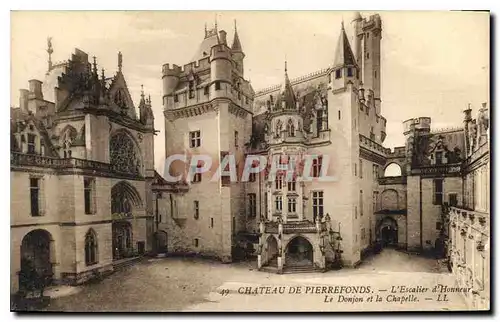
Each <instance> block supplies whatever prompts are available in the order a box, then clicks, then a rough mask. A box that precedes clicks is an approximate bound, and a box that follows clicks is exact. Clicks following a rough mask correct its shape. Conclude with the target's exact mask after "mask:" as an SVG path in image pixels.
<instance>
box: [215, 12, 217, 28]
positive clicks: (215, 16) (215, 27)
mask: <svg viewBox="0 0 500 322" xmlns="http://www.w3.org/2000/svg"><path fill="white" fill-rule="evenodd" d="M215 31H216V32H217V14H215Z"/></svg>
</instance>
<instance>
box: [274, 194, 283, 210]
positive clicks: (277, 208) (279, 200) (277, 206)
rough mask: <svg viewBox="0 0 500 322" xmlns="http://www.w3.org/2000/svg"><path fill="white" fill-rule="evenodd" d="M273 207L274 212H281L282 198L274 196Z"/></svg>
mask: <svg viewBox="0 0 500 322" xmlns="http://www.w3.org/2000/svg"><path fill="white" fill-rule="evenodd" d="M275 206H276V212H281V209H283V198H282V197H281V196H276V199H275Z"/></svg>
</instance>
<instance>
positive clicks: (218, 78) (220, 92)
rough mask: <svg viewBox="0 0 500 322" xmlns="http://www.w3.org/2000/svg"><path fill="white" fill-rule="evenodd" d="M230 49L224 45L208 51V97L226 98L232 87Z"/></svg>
mask: <svg viewBox="0 0 500 322" xmlns="http://www.w3.org/2000/svg"><path fill="white" fill-rule="evenodd" d="M232 69H233V62H232V59H231V49H230V48H229V47H227V46H226V45H224V44H219V45H216V46H213V47H212V48H211V50H210V78H211V84H210V97H211V98H217V97H227V96H228V95H229V94H230V93H231V87H232Z"/></svg>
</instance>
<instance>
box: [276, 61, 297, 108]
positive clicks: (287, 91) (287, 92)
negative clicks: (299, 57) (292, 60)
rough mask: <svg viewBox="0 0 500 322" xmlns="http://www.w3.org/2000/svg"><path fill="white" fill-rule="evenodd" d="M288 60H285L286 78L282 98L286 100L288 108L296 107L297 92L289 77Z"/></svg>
mask: <svg viewBox="0 0 500 322" xmlns="http://www.w3.org/2000/svg"><path fill="white" fill-rule="evenodd" d="M287 65H288V64H287V61H286V60H285V79H284V81H283V84H282V85H281V91H280V94H281V99H282V101H283V102H285V105H286V108H288V109H294V108H295V105H296V104H295V93H294V92H293V88H292V84H291V82H290V79H289V78H288V66H287Z"/></svg>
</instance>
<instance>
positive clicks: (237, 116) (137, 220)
mask: <svg viewBox="0 0 500 322" xmlns="http://www.w3.org/2000/svg"><path fill="white" fill-rule="evenodd" d="M352 26H353V28H352V34H351V35H350V36H348V32H347V31H346V30H345V28H344V25H343V23H342V25H341V27H340V34H339V37H338V42H337V47H336V50H335V53H334V54H333V56H332V60H331V62H332V63H331V64H330V66H325V68H324V69H322V70H320V71H317V72H313V73H311V74H308V75H305V76H302V77H299V78H296V79H290V78H289V77H288V69H289V68H290V69H291V68H293V66H288V65H287V62H284V70H283V80H282V82H281V84H278V85H276V86H272V87H269V88H266V89H262V90H259V91H254V89H253V88H252V85H251V83H250V82H249V80H248V79H246V78H245V73H244V71H245V70H244V62H245V59H247V58H246V55H245V52H244V50H243V48H244V46H243V44H244V42H242V41H241V40H240V37H239V35H238V31H237V28H236V25H235V29H234V35H233V40H232V42H231V44H229V43H228V40H227V33H226V32H225V31H223V30H218V28H217V25H215V26H214V27H213V28H211V29H207V28H205V33H204V37H203V40H202V41H201V44H200V45H199V48H198V50H197V51H196V52H195V55H194V56H193V58H192V59H191V61H190V62H188V63H187V64H185V65H184V66H178V65H175V64H172V65H171V64H165V65H163V68H162V83H163V111H164V121H165V157H168V156H171V155H175V154H181V155H186V156H187V157H188V158H189V157H192V156H195V155H208V156H210V157H211V159H212V160H214V162H213V163H212V165H211V168H210V171H208V172H207V173H202V174H195V175H194V176H192V177H190V178H189V180H187V181H181V182H175V183H174V182H169V181H167V180H166V179H165V178H164V177H165V175H164V176H163V177H162V176H161V175H159V174H158V173H156V172H155V171H154V165H153V160H154V151H153V136H154V133H155V129H154V126H153V113H152V109H151V100H150V99H147V98H145V95H144V93H142V95H141V98H140V102H139V106H138V108H139V115H136V109H135V106H134V103H133V101H132V98H131V96H130V94H129V92H128V89H127V85H126V82H125V77H124V75H123V73H122V59H123V58H122V55H121V54H119V56H118V71H117V72H116V74H115V75H114V76H112V77H106V76H105V75H104V71H102V73H101V75H99V72H98V70H97V63H96V61H95V59H94V61H93V63H91V62H89V61H88V55H87V54H86V53H84V52H82V51H80V50H76V52H75V54H74V55H73V56H72V58H71V59H70V60H69V61H67V62H63V63H58V64H52V62H51V60H50V55H51V53H52V47H51V44H50V41H49V49H48V50H47V51H48V53H49V70H48V72H47V76H46V79H45V81H44V82H43V83H42V82H41V81H38V80H31V81H30V82H29V84H30V88H29V90H24V89H22V90H21V97H20V102H19V105H20V106H19V107H18V108H13V109H11V182H12V183H11V184H12V186H11V187H12V189H11V191H12V197H11V198H12V199H11V200H12V203H11V208H12V210H11V235H12V245H11V254H12V255H11V257H12V260H11V281H12V282H11V291H12V292H15V291H17V290H18V289H19V281H20V280H21V279H20V278H19V276H20V275H22V274H21V273H22V271H23V265H27V264H26V263H28V262H30V263H31V265H34V266H35V268H36V269H37V270H39V271H41V272H45V274H46V275H47V276H49V277H50V278H51V279H52V280H54V281H58V282H65V283H66V282H67V283H81V282H83V281H86V280H88V279H90V278H92V277H93V276H94V275H100V274H105V273H106V272H108V271H112V270H113V269H114V268H115V267H116V266H117V265H120V263H122V262H123V261H124V260H126V259H127V258H135V256H136V255H140V254H145V253H148V252H153V253H169V254H181V255H186V254H196V255H202V256H209V257H215V258H218V259H220V260H221V261H224V262H232V261H235V260H238V259H240V258H243V257H245V255H248V256H250V257H252V256H253V257H255V258H256V264H257V267H258V268H259V269H260V270H265V271H270V272H276V273H283V272H286V271H290V272H294V271H313V270H317V271H326V270H328V269H331V268H339V267H342V266H356V265H358V264H359V263H360V262H361V261H362V260H363V258H364V257H365V255H366V254H368V253H370V252H372V251H376V249H377V247H380V246H388V247H396V248H399V249H402V250H404V251H416V252H428V251H433V252H434V253H436V254H437V255H438V256H442V257H448V258H449V259H450V260H449V262H450V270H451V271H453V273H454V274H456V276H457V281H458V283H459V284H461V285H464V286H467V287H471V289H473V290H474V292H472V293H471V294H470V295H469V298H468V300H469V301H470V302H471V303H472V305H474V306H478V307H481V306H484V305H485V303H487V302H488V301H489V287H488V286H487V282H488V280H489V277H488V276H489V254H487V253H486V252H485V249H487V248H488V247H489V212H490V201H489V141H490V140H489V112H488V108H487V106H486V104H485V105H483V106H482V107H481V108H480V109H479V115H478V117H477V119H473V118H472V112H471V109H470V108H468V109H466V110H465V112H464V113H465V116H464V126H463V127H459V128H455V129H443V130H435V129H432V128H431V119H430V118H428V117H418V118H412V119H408V120H406V121H404V122H403V131H404V132H403V133H404V135H405V144H404V146H400V147H396V148H394V149H392V150H391V149H389V148H386V147H384V145H383V144H384V141H385V138H386V119H385V118H384V117H383V116H382V100H381V78H380V76H381V73H380V72H381V67H382V66H381V59H380V58H381V38H382V20H381V18H380V16H379V15H372V16H370V17H368V18H363V17H362V16H361V15H360V14H359V13H356V14H355V15H354V17H353V20H352ZM248 59H251V57H249V58H248ZM228 155H232V156H234V157H235V159H236V160H237V165H236V169H237V173H238V174H241V172H242V171H241V170H242V169H243V167H244V160H245V158H246V157H247V156H249V155H258V156H263V157H265V158H266V159H269V160H273V162H274V160H277V161H276V162H278V163H279V164H280V165H288V164H293V163H294V162H297V160H300V158H301V156H304V155H314V156H316V158H315V159H314V161H313V164H312V171H311V173H310V175H311V176H312V180H309V181H304V180H300V178H298V177H293V179H292V180H288V179H285V176H284V174H283V173H278V174H277V175H276V176H274V177H273V176H272V174H270V173H269V172H268V171H263V172H260V173H258V174H254V175H250V176H249V178H248V179H249V180H237V181H236V182H235V181H234V180H232V179H231V178H229V177H228V176H221V177H220V178H217V180H215V181H214V180H211V178H212V177H213V176H212V175H213V173H214V172H216V169H217V168H218V167H219V165H220V163H221V161H222V160H223V159H224V158H225V157H226V156H228ZM203 166H204V165H203V164H198V165H197V167H203ZM186 168H187V167H186V164H185V163H173V164H172V165H171V166H170V167H168V168H167V169H166V171H168V174H170V175H172V176H175V175H179V174H183V173H185V172H186ZM393 170H394V171H393ZM323 173H326V174H327V175H328V176H331V177H333V178H335V180H334V181H328V182H327V181H324V180H321V179H322V178H321V177H322V175H321V174H323ZM26 201H29V202H26Z"/></svg>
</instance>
